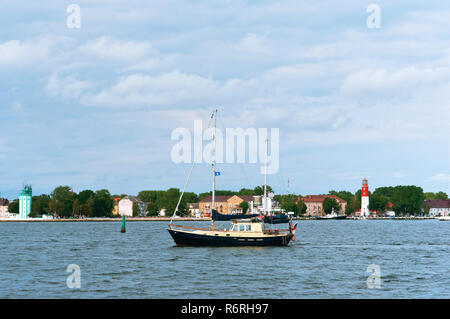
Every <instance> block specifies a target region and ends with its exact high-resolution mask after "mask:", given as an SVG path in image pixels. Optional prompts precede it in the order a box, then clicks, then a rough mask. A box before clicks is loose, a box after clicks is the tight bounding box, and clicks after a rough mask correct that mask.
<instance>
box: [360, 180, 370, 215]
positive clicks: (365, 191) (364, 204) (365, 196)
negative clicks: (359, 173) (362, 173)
mask: <svg viewBox="0 0 450 319" xmlns="http://www.w3.org/2000/svg"><path fill="white" fill-rule="evenodd" d="M369 214H370V211H369V185H368V183H367V178H364V179H363V181H362V189H361V217H367V216H369Z"/></svg>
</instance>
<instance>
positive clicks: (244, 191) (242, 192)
mask: <svg viewBox="0 0 450 319" xmlns="http://www.w3.org/2000/svg"><path fill="white" fill-rule="evenodd" d="M254 192H255V191H254V190H253V189H250V188H241V190H240V191H239V192H238V195H242V196H244V195H254Z"/></svg>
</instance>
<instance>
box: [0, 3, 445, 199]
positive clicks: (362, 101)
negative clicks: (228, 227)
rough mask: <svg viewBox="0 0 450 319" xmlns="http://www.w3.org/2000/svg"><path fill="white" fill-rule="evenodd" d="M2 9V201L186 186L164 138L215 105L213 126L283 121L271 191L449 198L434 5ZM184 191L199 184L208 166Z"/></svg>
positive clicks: (233, 167)
mask: <svg viewBox="0 0 450 319" xmlns="http://www.w3.org/2000/svg"><path fill="white" fill-rule="evenodd" d="M70 4H76V5H78V6H79V7H80V9H81V15H80V22H81V23H80V28H69V27H68V24H67V19H68V17H69V16H70V15H71V14H72V13H71V12H67V7H68V6H69V5H70ZM369 4H376V5H378V7H379V8H380V9H381V11H380V16H379V18H380V20H379V21H380V24H379V26H380V27H379V28H369V27H368V24H367V20H368V18H369V17H370V16H371V14H372V12H367V7H368V5H369ZM0 13H1V14H0V15H1V18H0V110H1V116H0V127H1V134H0V165H1V168H2V173H1V178H0V193H1V197H7V198H9V199H14V198H16V197H17V196H18V194H19V193H20V191H21V188H22V185H23V184H24V183H29V184H31V185H32V186H33V194H42V193H50V192H51V191H52V190H53V189H54V188H55V187H56V186H58V185H69V186H71V187H72V188H73V189H74V191H76V192H79V191H81V190H83V189H92V190H98V189H104V188H106V189H109V190H110V192H111V193H113V194H134V195H135V194H137V193H138V192H139V191H141V190H152V189H168V188H170V187H177V188H180V189H182V188H183V185H184V183H185V181H186V178H187V176H188V173H189V170H190V167H191V165H190V164H188V163H174V162H173V161H172V159H171V150H172V148H173V147H174V145H175V144H176V141H174V140H172V139H171V134H172V132H173V131H174V130H175V129H176V128H180V127H182V128H187V129H189V130H193V126H194V121H195V120H202V121H203V123H204V126H206V125H207V123H208V121H209V119H210V115H211V112H212V111H213V110H214V109H218V114H219V115H218V119H219V120H220V121H219V123H220V125H221V126H222V127H224V128H244V129H246V128H268V129H270V128H279V132H280V140H279V148H280V155H279V163H280V168H279V170H278V171H277V173H275V174H271V175H269V176H268V178H267V180H268V184H269V185H271V186H272V187H273V188H274V190H275V192H276V193H286V192H293V193H297V194H302V195H307V194H322V193H328V191H330V190H349V191H352V192H354V191H356V190H357V189H359V188H360V187H361V180H362V178H364V177H366V178H368V180H369V188H370V189H372V190H373V189H375V188H377V187H381V186H396V185H417V186H420V187H422V188H423V189H424V191H432V192H437V191H445V192H447V193H449V194H450V153H449V149H450V138H449V136H450V33H449V32H448V30H450V3H448V2H446V1H426V2H424V1H414V0H408V1H402V0H398V1H375V0H373V1H360V0H358V1H357V0H348V1H331V0H330V1H312V0H311V1H309V0H308V1H298V0H295V1H294V0H285V1H267V0H266V1H264V0H262V1H244V0H228V1H215V0H205V1H203V0H197V1H180V0H164V1H136V0H128V1H118V0H108V1H106V0H89V1H76V0H71V1H56V0H55V1H50V0H41V1H34V0H22V1H10V0H3V1H1V3H0ZM260 166H261V164H260V163H256V164H255V163H244V164H239V163H236V164H224V165H218V170H219V171H220V172H221V175H220V176H218V177H217V179H216V184H217V189H232V190H239V189H241V188H243V187H246V188H253V187H254V186H256V185H261V184H262V183H263V181H264V177H263V175H261V173H260ZM288 181H289V183H288ZM288 185H289V187H288ZM186 190H187V191H193V192H197V193H198V192H206V191H210V190H211V169H210V166H209V165H208V164H206V163H203V164H199V165H196V166H195V168H194V171H193V174H192V177H191V179H190V182H189V184H188V186H187V189H186Z"/></svg>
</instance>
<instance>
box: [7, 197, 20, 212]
mask: <svg viewBox="0 0 450 319" xmlns="http://www.w3.org/2000/svg"><path fill="white" fill-rule="evenodd" d="M8 212H9V213H10V214H17V215H19V200H18V199H16V200H14V201H12V202H10V203H9V205H8Z"/></svg>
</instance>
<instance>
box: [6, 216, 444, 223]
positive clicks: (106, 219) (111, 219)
mask: <svg viewBox="0 0 450 319" xmlns="http://www.w3.org/2000/svg"><path fill="white" fill-rule="evenodd" d="M171 219H172V218H171V217H128V218H126V221H129V222H161V221H167V222H168V221H170V220H171ZM433 219H436V218H435V217H372V218H365V219H363V218H356V217H355V218H347V219H344V220H433ZM173 220H174V221H196V222H202V221H211V218H209V217H208V218H203V217H202V218H196V217H178V218H174V219H173ZM293 220H307V221H314V220H318V219H315V218H309V217H294V218H293ZM121 221H122V218H121V217H115V218H114V217H98V218H92V217H91V218H55V219H43V218H29V219H13V218H1V219H0V223H1V222H5V223H12V222H18V223H27V222H31V223H37V222H44V223H64V222H66V223H71V222H72V223H74V222H121ZM322 221H323V220H322Z"/></svg>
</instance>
